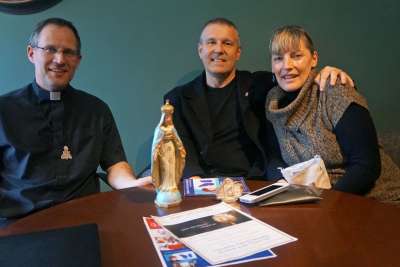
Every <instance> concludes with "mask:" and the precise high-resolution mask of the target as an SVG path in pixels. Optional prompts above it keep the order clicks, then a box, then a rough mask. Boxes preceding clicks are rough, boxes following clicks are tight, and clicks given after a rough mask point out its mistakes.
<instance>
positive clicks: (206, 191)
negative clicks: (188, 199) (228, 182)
mask: <svg viewBox="0 0 400 267" xmlns="http://www.w3.org/2000/svg"><path fill="white" fill-rule="evenodd" d="M225 178H231V179H232V180H233V181H237V182H240V183H241V184H242V185H243V193H250V190H249V187H248V186H247V185H246V182H245V180H244V178H243V177H213V178H188V179H184V180H183V194H184V196H212V195H214V196H215V194H216V192H217V189H218V188H219V187H220V186H221V184H222V182H223V181H224V179H225Z"/></svg>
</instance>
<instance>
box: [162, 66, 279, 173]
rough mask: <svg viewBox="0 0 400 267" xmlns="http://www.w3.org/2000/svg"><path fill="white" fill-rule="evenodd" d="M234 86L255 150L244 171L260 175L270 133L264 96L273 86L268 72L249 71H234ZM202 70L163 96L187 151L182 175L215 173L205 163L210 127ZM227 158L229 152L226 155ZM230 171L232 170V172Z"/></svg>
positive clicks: (215, 171) (243, 119) (210, 134)
mask: <svg viewBox="0 0 400 267" xmlns="http://www.w3.org/2000/svg"><path fill="white" fill-rule="evenodd" d="M236 79H237V90H238V92H237V93H238V96H239V97H238V99H239V101H238V102H239V103H238V104H239V107H240V112H241V119H242V125H243V126H244V128H245V132H246V133H247V135H248V137H249V138H250V140H251V141H252V142H253V143H254V144H255V147H256V151H254V153H256V154H257V156H256V157H255V160H254V162H252V166H251V168H250V170H249V171H248V173H247V176H248V177H264V175H265V170H266V166H267V164H266V163H267V155H266V153H265V151H267V150H268V146H269V145H268V143H269V141H268V139H269V137H270V135H271V133H273V130H272V131H271V129H272V128H271V126H270V125H269V123H267V122H266V119H265V111H264V110H265V109H264V105H265V97H266V94H267V93H268V91H269V89H271V88H272V87H273V86H274V82H273V79H272V74H271V73H270V72H256V73H250V72H247V71H237V73H236ZM205 90H206V80H205V73H203V74H201V75H199V76H198V77H196V78H195V79H194V80H192V81H191V82H189V83H187V84H184V85H181V86H178V87H176V88H174V89H173V90H171V91H170V92H168V93H167V94H166V95H165V96H164V100H166V99H168V100H169V101H170V102H171V104H172V105H173V106H174V107H175V111H174V124H175V128H176V130H177V131H178V134H179V136H180V137H181V139H182V142H183V144H184V146H185V149H186V151H187V156H186V166H185V169H184V173H183V178H187V177H190V176H194V175H199V176H203V177H209V176H215V175H219V174H218V170H216V169H215V168H213V166H207V164H205V162H207V153H208V146H209V144H210V142H211V138H212V129H211V122H210V115H209V111H208V104H207V100H206V96H205ZM226 157H227V158H226V159H224V160H229V155H226ZM232 175H234V174H232Z"/></svg>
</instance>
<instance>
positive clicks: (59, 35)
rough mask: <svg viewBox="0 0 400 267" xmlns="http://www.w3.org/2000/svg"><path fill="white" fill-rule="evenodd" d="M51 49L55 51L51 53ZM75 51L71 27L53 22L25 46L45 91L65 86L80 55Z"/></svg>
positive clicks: (37, 77) (77, 64)
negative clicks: (34, 42)
mask: <svg viewBox="0 0 400 267" xmlns="http://www.w3.org/2000/svg"><path fill="white" fill-rule="evenodd" d="M54 49H56V50H57V52H55V53H54V51H52V50H54ZM76 51H77V40H76V37H75V35H74V33H73V32H72V30H71V29H69V28H68V27H64V26H58V25H54V24H49V25H47V26H45V27H44V28H43V29H42V31H41V32H40V35H39V37H38V41H37V45H36V46H33V47H32V46H28V49H27V54H28V58H29V60H30V61H31V62H32V63H33V64H34V66H35V79H36V82H37V83H38V85H39V86H40V87H42V88H43V89H45V90H48V91H55V90H61V89H63V88H65V87H66V86H68V84H69V82H70V81H71V80H72V78H73V77H74V73H75V70H76V69H77V67H78V66H79V62H80V59H81V56H80V55H78V54H75V55H74V54H73V52H76ZM71 52H72V53H71Z"/></svg>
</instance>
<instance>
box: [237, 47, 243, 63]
mask: <svg viewBox="0 0 400 267" xmlns="http://www.w3.org/2000/svg"><path fill="white" fill-rule="evenodd" d="M241 54H242V47H241V46H239V48H238V51H237V54H236V60H239V59H240V56H241Z"/></svg>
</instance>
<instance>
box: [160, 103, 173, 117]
mask: <svg viewBox="0 0 400 267" xmlns="http://www.w3.org/2000/svg"><path fill="white" fill-rule="evenodd" d="M161 112H163V113H165V114H172V113H174V106H172V105H171V104H170V103H169V100H168V99H167V100H166V101H165V104H164V105H162V107H161Z"/></svg>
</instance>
